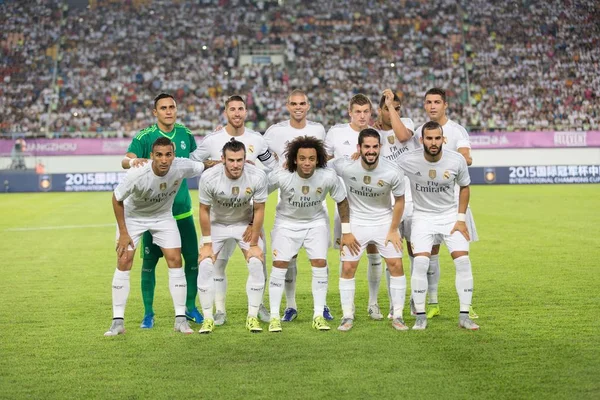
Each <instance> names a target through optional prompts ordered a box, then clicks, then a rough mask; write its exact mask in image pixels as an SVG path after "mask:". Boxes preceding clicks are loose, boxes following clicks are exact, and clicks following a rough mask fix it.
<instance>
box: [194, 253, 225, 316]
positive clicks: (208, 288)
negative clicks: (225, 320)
mask: <svg viewBox="0 0 600 400" xmlns="http://www.w3.org/2000/svg"><path fill="white" fill-rule="evenodd" d="M217 262H219V260H217ZM215 270H216V267H215V266H213V262H212V260H211V259H210V258H205V259H204V260H202V262H200V265H199V266H198V299H199V300H200V306H201V307H202V314H203V315H204V319H214V316H213V303H214V302H215V296H216V290H215V287H216V282H217V280H216V279H215V276H214V274H215V272H214V271H215ZM217 310H219V308H217ZM220 311H223V310H220Z"/></svg>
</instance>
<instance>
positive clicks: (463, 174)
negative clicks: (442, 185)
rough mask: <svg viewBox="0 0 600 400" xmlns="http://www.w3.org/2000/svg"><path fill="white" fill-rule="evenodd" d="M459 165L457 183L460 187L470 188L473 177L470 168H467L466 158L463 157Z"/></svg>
mask: <svg viewBox="0 0 600 400" xmlns="http://www.w3.org/2000/svg"><path fill="white" fill-rule="evenodd" d="M459 163H460V164H459V166H458V174H457V175H456V183H457V184H458V186H460V187H464V186H469V185H470V184H471V176H470V175H469V167H467V162H466V161H465V158H464V157H462V156H461V157H460V160H459Z"/></svg>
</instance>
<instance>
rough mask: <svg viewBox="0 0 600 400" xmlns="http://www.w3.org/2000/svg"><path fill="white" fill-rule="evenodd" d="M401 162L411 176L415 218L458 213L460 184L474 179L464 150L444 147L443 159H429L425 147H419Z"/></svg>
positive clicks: (466, 184)
mask: <svg viewBox="0 0 600 400" xmlns="http://www.w3.org/2000/svg"><path fill="white" fill-rule="evenodd" d="M399 165H400V168H402V169H403V170H404V173H405V174H406V176H408V178H409V179H410V186H411V189H412V196H413V204H414V213H413V218H427V217H430V218H434V219H435V218H437V217H443V218H445V217H452V216H455V214H456V205H457V204H456V200H455V191H456V190H458V189H457V188H456V186H468V185H469V184H470V183H471V178H470V176H469V169H468V168H467V162H466V161H465V158H464V157H463V156H462V155H461V154H460V153H457V152H455V151H452V150H446V149H443V150H442V157H441V159H440V160H439V161H437V162H429V161H427V160H426V159H425V156H424V150H423V149H418V150H413V151H411V152H408V153H405V154H403V155H402V157H400V159H399Z"/></svg>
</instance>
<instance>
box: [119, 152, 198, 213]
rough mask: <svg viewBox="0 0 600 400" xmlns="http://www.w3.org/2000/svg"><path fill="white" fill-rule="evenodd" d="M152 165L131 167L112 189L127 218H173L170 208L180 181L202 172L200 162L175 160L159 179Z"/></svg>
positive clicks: (182, 159) (183, 159) (185, 159)
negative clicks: (121, 203)
mask: <svg viewBox="0 0 600 400" xmlns="http://www.w3.org/2000/svg"><path fill="white" fill-rule="evenodd" d="M152 163H153V161H150V162H148V163H147V164H145V165H143V166H141V167H139V168H130V169H129V170H128V171H127V174H125V177H124V178H123V180H122V181H121V183H119V185H118V186H117V187H116V188H115V190H114V193H115V197H116V199H117V200H118V201H122V202H123V204H124V206H125V216H126V217H128V218H145V219H147V218H152V219H157V220H159V219H165V218H173V212H172V210H171V209H172V207H173V202H174V201H175V195H176V194H177V191H178V190H179V187H180V186H181V182H182V181H183V180H184V179H185V178H192V177H194V176H198V175H200V174H202V172H203V171H204V164H203V163H198V162H194V161H191V160H188V159H187V158H175V159H174V160H173V164H171V168H170V169H169V172H167V174H166V175H165V176H158V175H156V174H155V173H154V171H153V170H152Z"/></svg>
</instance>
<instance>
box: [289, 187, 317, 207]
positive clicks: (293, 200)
mask: <svg viewBox="0 0 600 400" xmlns="http://www.w3.org/2000/svg"><path fill="white" fill-rule="evenodd" d="M292 193H293V194H292V196H290V197H289V198H288V199H287V202H288V204H289V205H290V206H292V207H297V208H307V207H314V206H319V205H321V204H322V202H323V198H324V197H323V188H321V187H318V188H316V189H315V188H311V187H310V186H302V188H300V190H297V188H292Z"/></svg>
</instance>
